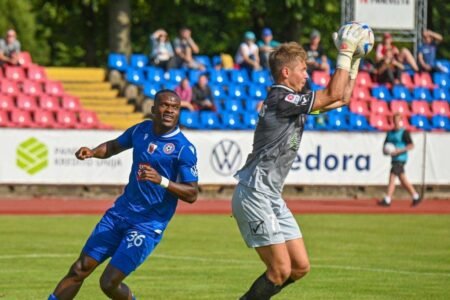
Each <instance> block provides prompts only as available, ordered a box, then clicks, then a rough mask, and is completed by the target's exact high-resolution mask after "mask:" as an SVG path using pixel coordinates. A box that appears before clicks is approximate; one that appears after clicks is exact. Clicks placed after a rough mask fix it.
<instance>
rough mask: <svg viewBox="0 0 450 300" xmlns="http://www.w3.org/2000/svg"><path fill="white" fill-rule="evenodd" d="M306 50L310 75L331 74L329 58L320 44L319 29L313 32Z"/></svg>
mask: <svg viewBox="0 0 450 300" xmlns="http://www.w3.org/2000/svg"><path fill="white" fill-rule="evenodd" d="M304 48H305V51H306V54H307V60H306V65H307V67H308V73H309V74H310V75H311V74H312V72H314V71H323V72H327V73H330V65H329V64H328V57H327V56H326V55H325V51H324V50H323V47H322V45H321V44H320V32H319V31H318V30H317V29H314V30H313V31H312V32H311V35H310V40H309V44H306V45H305V47H304Z"/></svg>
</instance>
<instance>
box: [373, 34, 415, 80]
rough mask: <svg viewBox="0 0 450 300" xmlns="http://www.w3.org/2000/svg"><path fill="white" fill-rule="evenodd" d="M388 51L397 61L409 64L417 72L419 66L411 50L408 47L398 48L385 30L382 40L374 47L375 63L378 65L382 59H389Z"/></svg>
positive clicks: (381, 62)
mask: <svg viewBox="0 0 450 300" xmlns="http://www.w3.org/2000/svg"><path fill="white" fill-rule="evenodd" d="M390 51H392V54H393V57H394V59H395V60H397V61H399V62H400V63H402V64H409V65H410V66H411V68H412V69H413V70H414V71H415V72H419V67H418V66H417V62H416V60H415V59H414V56H413V55H412V54H411V51H409V49H408V48H402V49H401V50H399V49H398V48H397V47H396V46H395V45H394V44H393V43H392V35H391V34H390V33H389V32H385V33H384V34H383V42H382V43H379V44H378V46H377V49H376V53H375V63H376V64H377V65H378V66H380V65H382V64H383V61H384V60H386V59H388V60H389V59H390V55H389V52H390Z"/></svg>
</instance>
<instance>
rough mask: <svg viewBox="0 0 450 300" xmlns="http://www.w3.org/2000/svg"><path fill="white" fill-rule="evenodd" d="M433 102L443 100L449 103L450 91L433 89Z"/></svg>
mask: <svg viewBox="0 0 450 300" xmlns="http://www.w3.org/2000/svg"><path fill="white" fill-rule="evenodd" d="M433 100H443V101H447V102H450V91H449V90H448V89H446V88H434V89H433Z"/></svg>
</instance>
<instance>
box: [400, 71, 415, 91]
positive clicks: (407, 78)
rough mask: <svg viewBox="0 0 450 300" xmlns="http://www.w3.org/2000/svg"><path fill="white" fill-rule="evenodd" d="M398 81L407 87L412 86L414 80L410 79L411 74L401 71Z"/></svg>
mask: <svg viewBox="0 0 450 300" xmlns="http://www.w3.org/2000/svg"><path fill="white" fill-rule="evenodd" d="M400 81H401V82H402V84H403V85H404V86H406V87H407V88H408V89H412V88H414V82H413V81H412V79H411V76H410V75H409V74H408V73H406V72H402V75H401V77H400Z"/></svg>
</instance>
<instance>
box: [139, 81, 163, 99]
mask: <svg viewBox="0 0 450 300" xmlns="http://www.w3.org/2000/svg"><path fill="white" fill-rule="evenodd" d="M161 89H162V86H161V84H159V83H155V82H150V81H146V82H144V88H143V94H144V96H146V97H149V98H152V99H153V98H154V97H155V94H156V93H157V92H158V91H160V90H161Z"/></svg>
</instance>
